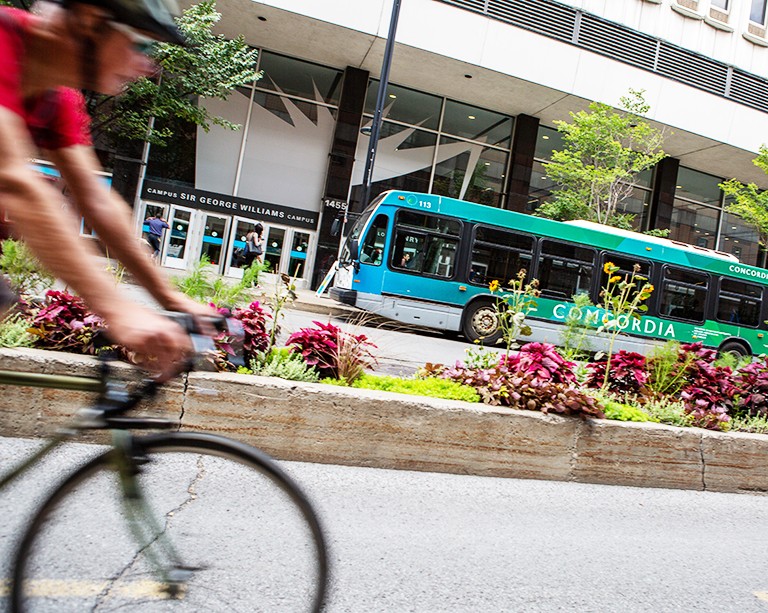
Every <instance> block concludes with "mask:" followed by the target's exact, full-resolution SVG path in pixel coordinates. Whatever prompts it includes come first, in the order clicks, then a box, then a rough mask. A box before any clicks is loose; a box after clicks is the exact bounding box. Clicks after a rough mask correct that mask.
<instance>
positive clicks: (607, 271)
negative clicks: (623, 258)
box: [603, 262, 616, 275]
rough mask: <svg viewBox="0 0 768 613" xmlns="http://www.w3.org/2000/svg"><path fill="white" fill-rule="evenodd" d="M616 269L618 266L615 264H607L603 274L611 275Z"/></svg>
mask: <svg viewBox="0 0 768 613" xmlns="http://www.w3.org/2000/svg"><path fill="white" fill-rule="evenodd" d="M615 268H616V264H614V263H613V262H606V263H605V265H604V266H603V272H604V273H605V274H606V275H610V274H611V273H612V272H613V271H614V269H615Z"/></svg>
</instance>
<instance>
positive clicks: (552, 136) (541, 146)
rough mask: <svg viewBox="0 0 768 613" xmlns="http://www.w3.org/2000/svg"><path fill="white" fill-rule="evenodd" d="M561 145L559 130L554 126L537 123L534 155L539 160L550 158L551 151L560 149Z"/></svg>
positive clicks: (561, 139) (561, 148) (561, 136)
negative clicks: (537, 129)
mask: <svg viewBox="0 0 768 613" xmlns="http://www.w3.org/2000/svg"><path fill="white" fill-rule="evenodd" d="M563 146H564V143H563V135H562V134H560V132H558V131H557V130H556V129H555V128H550V127H548V126H542V125H539V133H538V136H537V137H536V151H535V152H534V154H533V155H534V157H536V158H538V159H540V160H550V159H552V152H553V151H562V150H563Z"/></svg>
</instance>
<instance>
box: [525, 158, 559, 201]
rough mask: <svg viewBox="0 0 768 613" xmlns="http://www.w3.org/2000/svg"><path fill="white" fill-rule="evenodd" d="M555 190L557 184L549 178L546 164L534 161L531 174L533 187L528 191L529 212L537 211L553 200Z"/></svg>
mask: <svg viewBox="0 0 768 613" xmlns="http://www.w3.org/2000/svg"><path fill="white" fill-rule="evenodd" d="M555 188H556V183H555V182H554V181H553V180H552V179H550V178H549V177H548V176H547V171H546V169H545V168H544V164H542V163H541V162H537V161H534V162H533V171H532V172H531V185H530V188H529V191H528V211H530V212H533V211H535V210H536V209H538V208H539V207H540V206H541V205H542V204H544V203H545V202H547V201H548V200H549V199H550V198H552V191H553V190H554V189H555Z"/></svg>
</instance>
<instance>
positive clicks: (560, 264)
mask: <svg viewBox="0 0 768 613" xmlns="http://www.w3.org/2000/svg"><path fill="white" fill-rule="evenodd" d="M596 256H597V253H596V252H595V250H594V249H590V248H587V247H581V246H580V245H574V244H571V243H564V242H560V241H557V240H552V239H545V240H543V241H542V242H541V255H540V257H539V269H538V273H537V275H538V277H539V287H540V288H541V293H542V295H543V296H545V297H550V298H555V299H558V300H572V299H573V296H575V295H576V294H581V293H584V292H589V291H590V286H591V284H592V271H593V270H594V268H595V259H596Z"/></svg>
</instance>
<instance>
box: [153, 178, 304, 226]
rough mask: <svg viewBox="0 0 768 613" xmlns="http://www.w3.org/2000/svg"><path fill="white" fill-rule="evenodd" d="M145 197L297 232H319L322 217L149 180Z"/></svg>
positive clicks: (298, 210) (300, 210)
mask: <svg viewBox="0 0 768 613" xmlns="http://www.w3.org/2000/svg"><path fill="white" fill-rule="evenodd" d="M141 197H142V199H144V200H152V201H155V202H167V203H169V204H178V205H180V206H186V207H189V208H192V209H203V210H206V211H213V212H216V213H222V214H224V215H237V216H238V217H246V218H248V219H253V220H256V221H265V222H267V223H269V222H272V223H277V224H281V225H284V226H292V227H294V228H307V229H309V230H314V229H315V228H317V215H318V214H317V213H316V212H315V211H305V210H303V209H294V208H292V207H289V206H281V205H278V204H268V203H266V202H259V201H258V200H248V199H247V198H238V197H237V196H227V195H225V194H217V193H215V192H207V191H205V190H202V189H195V188H192V187H181V186H178V185H173V184H170V183H162V182H160V181H152V180H149V179H148V180H146V181H144V186H143V188H142V190H141Z"/></svg>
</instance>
